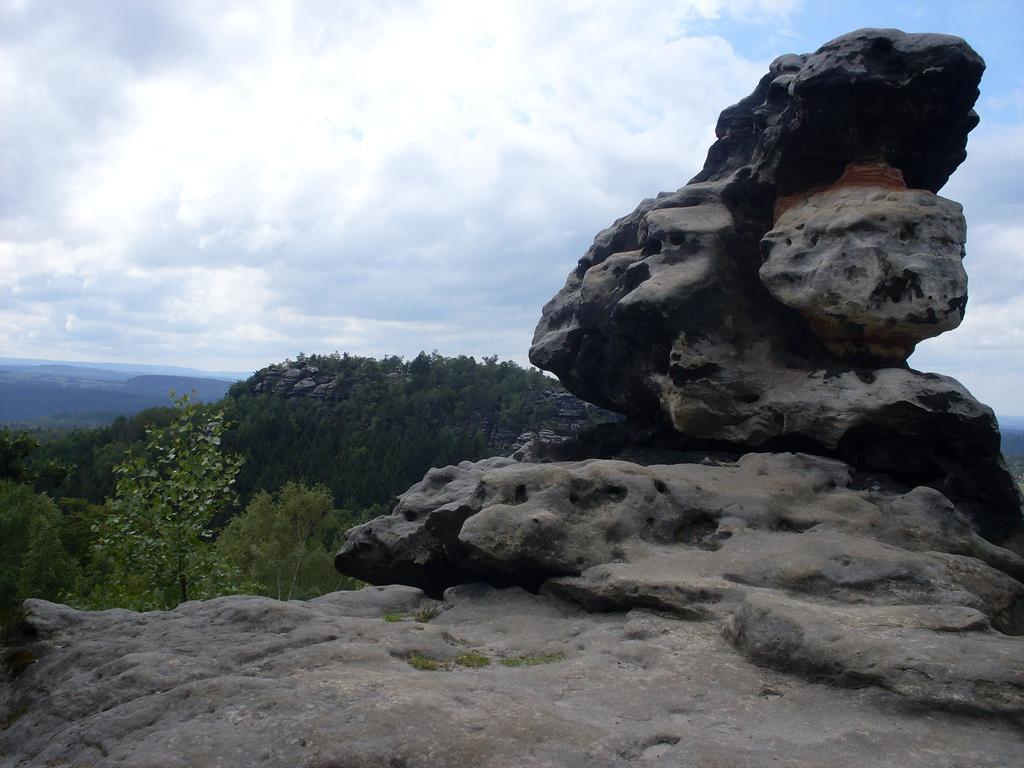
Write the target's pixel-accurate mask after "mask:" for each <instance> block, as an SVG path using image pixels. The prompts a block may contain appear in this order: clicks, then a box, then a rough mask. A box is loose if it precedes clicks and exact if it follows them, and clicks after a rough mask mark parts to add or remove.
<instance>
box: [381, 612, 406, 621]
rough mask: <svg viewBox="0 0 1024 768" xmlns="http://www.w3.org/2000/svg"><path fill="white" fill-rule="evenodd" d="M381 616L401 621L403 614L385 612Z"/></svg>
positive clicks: (385, 618)
mask: <svg viewBox="0 0 1024 768" xmlns="http://www.w3.org/2000/svg"><path fill="white" fill-rule="evenodd" d="M381 618H382V619H384V621H388V622H396V621H401V620H402V614H400V613H385V614H384V615H383V616H381Z"/></svg>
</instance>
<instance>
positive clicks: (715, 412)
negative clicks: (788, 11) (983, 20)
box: [530, 30, 1021, 538]
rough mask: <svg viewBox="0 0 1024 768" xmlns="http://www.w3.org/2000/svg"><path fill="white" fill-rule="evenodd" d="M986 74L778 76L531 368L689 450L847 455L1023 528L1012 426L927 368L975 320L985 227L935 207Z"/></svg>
mask: <svg viewBox="0 0 1024 768" xmlns="http://www.w3.org/2000/svg"><path fill="white" fill-rule="evenodd" d="M983 69H984V63H983V62H982V60H981V58H980V57H979V56H978V55H977V54H976V53H975V52H974V51H973V50H972V49H971V48H970V46H968V45H967V44H966V43H965V42H964V41H963V40H961V39H959V38H955V37H949V36H945V35H908V34H904V33H902V32H899V31H896V30H860V31H858V32H854V33H851V34H848V35H845V36H843V37H840V38H838V39H836V40H834V41H832V42H830V43H828V44H827V45H825V46H823V47H822V48H821V49H820V50H818V51H817V52H816V53H813V54H810V55H807V56H795V55H789V56H782V57H780V58H779V59H776V61H774V62H773V63H772V65H771V67H770V70H769V73H768V74H767V75H766V76H765V77H764V78H763V79H762V80H761V82H760V83H759V84H758V86H757V88H756V89H755V90H754V92H753V93H752V94H751V95H750V96H748V97H747V98H746V99H744V100H743V101H741V102H740V103H739V104H736V105H735V106H733V107H730V108H729V109H727V110H725V112H723V113H722V116H721V118H720V119H719V122H718V129H717V133H718V141H717V142H716V143H715V144H714V145H713V146H712V147H711V150H710V152H709V153H708V159H707V163H706V164H705V167H704V170H703V171H701V173H699V174H698V175H697V176H696V177H695V178H694V179H693V181H691V182H690V183H689V184H687V185H686V186H685V187H683V188H681V189H679V190H678V191H676V192H673V193H662V194H660V195H658V196H657V197H656V198H654V199H650V200H645V201H643V202H642V203H641V204H640V205H639V206H638V207H637V209H636V210H635V211H633V212H632V213H630V214H628V215H627V216H624V217H623V218H621V219H619V220H618V221H616V222H615V223H614V224H613V225H612V226H611V227H609V228H608V229H606V230H604V231H603V232H601V233H600V234H599V235H598V236H597V238H596V239H595V240H594V244H593V246H591V248H590V250H588V251H587V253H585V254H584V255H583V257H582V258H581V259H580V261H579V264H578V265H577V267H576V269H575V270H573V272H572V273H570V275H569V278H568V280H567V281H566V284H565V287H564V288H563V289H562V290H561V291H560V292H559V293H558V294H557V295H556V296H555V297H554V298H553V299H552V300H551V301H550V302H548V304H547V305H546V306H545V307H544V312H543V316H542V317H541V320H540V323H539V325H538V326H537V330H536V333H535V335H534V340H533V347H532V348H531V350H530V359H531V360H532V361H533V363H534V364H535V365H537V366H539V367H541V368H544V369H546V370H549V371H552V372H553V373H555V374H556V375H557V376H558V377H559V379H561V381H562V383H563V384H565V386H566V387H567V388H568V389H569V390H570V391H572V392H575V393H576V394H577V395H579V396H580V397H582V398H584V399H587V400H591V401H592V402H595V403H599V404H601V405H604V406H605V407H608V408H611V409H613V410H618V411H621V412H622V413H626V414H628V415H629V417H630V418H631V419H634V420H636V421H645V422H649V423H658V424H664V425H668V426H670V427H671V428H673V429H674V430H676V431H677V432H678V433H679V434H680V437H681V438H683V439H687V440H690V441H702V440H703V441H715V442H721V443H729V444H732V445H736V446H743V447H747V448H759V449H764V450H772V449H780V448H781V449H785V450H794V449H796V450H811V451H814V452H819V453H826V454H828V455H833V456H836V457H838V458H842V459H844V460H845V461H848V462H850V463H852V464H854V465H855V466H857V467H859V468H865V469H872V470H881V471H885V472H887V473H889V474H892V475H895V476H898V477H901V478H903V479H904V480H906V481H908V482H913V483H924V484H928V485H932V486H934V487H936V488H938V489H939V490H941V491H942V492H943V493H945V494H946V495H947V496H949V497H950V498H951V499H953V500H954V501H955V502H956V503H957V504H958V505H960V506H961V507H962V508H963V509H965V510H967V511H968V512H969V513H970V514H971V515H972V516H973V517H974V519H975V521H976V523H977V524H978V525H979V526H981V528H982V530H983V532H984V533H985V534H986V535H988V536H991V537H995V538H1003V537H1007V536H1010V535H1012V534H1014V533H1016V532H1018V531H1020V530H1021V516H1020V511H1019V510H1020V497H1019V494H1018V491H1017V488H1016V486H1015V484H1014V483H1013V482H1012V479H1011V477H1010V476H1009V473H1008V472H1007V471H1006V469H1005V466H1004V465H1003V463H1002V460H1001V458H1000V455H999V435H998V428H997V426H996V423H995V420H994V418H993V415H992V412H991V410H990V409H988V408H987V407H985V406H983V405H981V404H980V403H978V402H977V401H976V400H975V399H974V398H973V397H971V395H970V394H969V393H968V392H966V391H965V390H964V389H963V387H961V386H960V385H959V384H958V383H957V382H956V381H954V380H952V379H949V378H946V377H942V376H937V375H935V374H927V373H919V372H917V371H914V370H911V369H909V368H907V367H906V360H907V357H908V356H909V354H910V353H911V352H912V351H913V349H914V345H915V344H916V343H917V342H918V341H920V340H921V339H925V338H928V337H930V336H935V335H938V334H939V333H942V332H943V331H945V330H949V329H951V328H954V327H956V325H958V324H959V322H960V320H961V318H962V317H963V313H964V308H965V306H966V302H967V278H966V275H965V273H964V271H963V267H962V265H961V263H960V261H961V258H962V257H963V253H964V241H965V235H966V229H965V224H964V220H963V215H962V213H961V209H960V206H959V205H958V204H957V203H955V202H953V201H950V200H946V199H944V198H941V197H939V196H937V195H936V194H935V193H936V192H937V191H938V190H939V188H940V187H942V185H943V184H944V183H945V182H946V180H947V179H948V177H949V175H950V174H951V173H952V172H953V170H954V169H955V168H956V167H957V166H958V165H959V164H960V163H961V162H962V161H963V159H964V157H965V149H964V148H965V146H966V142H967V133H968V131H970V129H971V128H973V127H974V125H975V124H976V123H977V115H976V114H975V113H974V111H973V110H972V105H973V104H974V102H975V99H976V98H977V96H978V82H979V80H980V78H981V74H982V71H983ZM907 457H912V459H911V460H910V461H907Z"/></svg>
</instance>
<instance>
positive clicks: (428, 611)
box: [412, 605, 441, 624]
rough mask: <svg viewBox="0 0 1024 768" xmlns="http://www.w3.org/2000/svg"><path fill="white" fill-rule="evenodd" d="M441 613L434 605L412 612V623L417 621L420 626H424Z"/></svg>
mask: <svg viewBox="0 0 1024 768" xmlns="http://www.w3.org/2000/svg"><path fill="white" fill-rule="evenodd" d="M440 612H441V609H440V608H439V607H438V606H436V605H431V606H428V607H427V608H420V609H419V610H418V611H414V612H413V614H412V618H413V620H414V621H418V622H419V623H420V624H426V623H427V622H428V621H430V620H431V619H433V618H434V617H436V616H437V615H438V614H439V613H440Z"/></svg>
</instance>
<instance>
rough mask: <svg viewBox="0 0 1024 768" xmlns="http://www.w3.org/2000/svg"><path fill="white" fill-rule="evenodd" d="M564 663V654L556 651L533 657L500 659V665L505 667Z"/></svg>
mask: <svg viewBox="0 0 1024 768" xmlns="http://www.w3.org/2000/svg"><path fill="white" fill-rule="evenodd" d="M559 661H565V654H564V653H562V652H560V651H558V652H555V653H541V654H537V655H535V656H512V657H511V658H508V659H502V660H501V663H502V665H504V666H506V667H535V666H537V665H538V664H554V663H556V662H559Z"/></svg>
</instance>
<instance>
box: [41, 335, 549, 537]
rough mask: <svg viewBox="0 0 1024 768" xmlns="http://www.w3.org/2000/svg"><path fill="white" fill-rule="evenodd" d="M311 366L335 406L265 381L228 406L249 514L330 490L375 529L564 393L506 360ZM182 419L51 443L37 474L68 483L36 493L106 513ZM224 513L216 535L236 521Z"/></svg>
mask: <svg viewBox="0 0 1024 768" xmlns="http://www.w3.org/2000/svg"><path fill="white" fill-rule="evenodd" d="M303 362H305V363H306V364H308V365H313V366H316V367H317V368H319V369H320V373H321V374H323V375H330V376H333V377H334V382H335V385H336V393H335V397H334V398H333V399H328V400H325V401H319V400H312V399H307V398H289V399H286V398H283V397H280V396H278V395H275V394H271V393H260V394H257V395H253V394H252V391H253V388H254V386H255V385H256V383H257V382H258V381H260V380H261V379H260V377H261V376H263V375H264V374H263V372H260V373H257V374H254V376H253V377H252V378H250V379H249V380H248V381H246V382H239V383H238V384H235V385H234V386H233V387H232V388H231V390H230V394H229V397H228V398H226V399H225V400H223V401H221V403H220V404H219V407H222V408H224V409H225V415H226V418H228V419H229V420H230V422H231V423H232V426H231V428H230V429H227V430H226V431H225V433H224V445H225V448H226V449H227V450H229V451H231V452H235V453H239V454H241V455H242V456H243V457H244V460H245V461H244V464H243V466H242V469H241V471H240V472H239V474H238V478H237V481H236V483H235V486H234V487H235V491H236V492H237V493H238V496H239V499H240V501H241V504H242V505H243V506H246V505H248V503H249V502H250V501H251V500H252V499H253V498H255V497H256V496H257V495H258V494H259V493H260V492H261V491H267V492H268V493H274V492H276V491H278V490H279V489H281V488H282V487H283V486H284V484H285V483H287V482H289V481H297V482H305V483H307V484H309V485H312V484H322V485H324V486H326V487H327V488H329V489H330V491H331V494H332V495H333V498H334V506H335V507H337V508H342V509H349V510H356V511H357V516H358V517H359V518H360V519H369V518H372V517H375V516H376V515H379V514H385V513H387V512H389V511H390V510H391V506H392V500H393V498H394V497H395V496H396V495H397V494H399V493H401V492H403V491H404V490H406V489H407V488H408V487H409V486H410V485H412V484H413V483H415V482H416V481H418V480H419V479H420V478H421V477H422V476H423V473H425V472H426V471H427V470H428V469H430V467H437V466H445V465H447V464H452V463H457V462H460V461H465V460H475V459H480V458H484V457H486V456H490V455H493V453H494V451H495V448H494V441H496V440H499V439H500V438H501V436H502V435H505V436H511V437H513V438H514V437H515V436H516V435H519V434H520V433H522V432H524V431H526V430H528V429H533V428H536V427H538V426H539V425H540V424H541V423H542V422H543V421H544V419H546V418H547V417H549V416H550V415H551V413H552V412H553V406H551V405H550V404H548V403H547V402H545V401H544V398H543V394H544V392H545V391H547V390H549V389H552V388H555V389H557V388H560V385H559V384H558V383H557V382H556V381H554V380H552V379H550V378H547V377H545V376H543V375H542V374H540V373H539V372H538V371H526V370H523V369H522V368H520V367H519V366H518V365H516V364H515V363H512V362H500V363H499V362H498V361H497V358H484V360H482V361H478V360H475V359H474V358H472V357H465V356H462V357H452V358H446V357H442V356H441V355H438V354H436V353H434V354H426V353H421V354H420V355H418V356H417V357H416V358H414V359H412V360H410V361H403V360H402V359H401V358H399V357H386V358H382V359H380V360H374V359H372V358H366V357H355V356H350V355H341V354H338V353H335V354H332V355H309V356H304V357H303ZM172 417H173V412H172V410H171V409H169V408H155V409H150V410H149V411H145V412H143V413H141V414H139V415H137V416H133V417H130V418H118V419H116V420H115V421H114V423H113V424H111V425H110V426H109V427H105V428H103V429H98V430H96V429H93V430H79V431H75V432H71V433H69V434H65V435H59V436H49V439H45V438H44V437H43V436H41V435H40V440H41V442H42V444H41V446H40V448H39V450H38V451H37V452H36V454H35V455H34V457H33V460H32V464H33V466H34V465H35V464H37V463H41V462H45V461H50V460H53V461H56V462H57V463H58V464H61V465H65V466H67V467H69V468H70V469H69V473H68V475H67V477H66V478H63V479H59V480H57V481H54V482H51V483H49V484H46V485H43V484H40V485H37V490H39V491H46V492H48V493H49V494H50V495H51V496H53V497H54V498H64V497H69V498H81V499H85V500H86V501H88V502H90V503H93V504H98V503H100V502H102V501H103V499H105V498H108V497H110V496H112V495H114V491H115V489H114V482H113V477H114V476H113V474H112V470H113V467H114V466H116V465H117V464H118V463H119V462H120V461H121V460H122V458H123V456H124V454H125V452H126V451H127V450H128V449H129V448H132V447H134V448H135V449H136V450H138V449H139V448H141V447H142V446H143V444H144V443H145V440H146V436H145V429H146V425H147V424H150V423H156V424H157V425H160V426H165V425H167V424H168V423H169V422H170V420H171V418H172ZM228 517H229V514H228V513H227V512H226V511H225V512H222V514H221V515H218V517H217V518H216V519H215V520H214V521H213V523H214V528H219V527H223V526H224V525H226V524H227V522H228Z"/></svg>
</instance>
